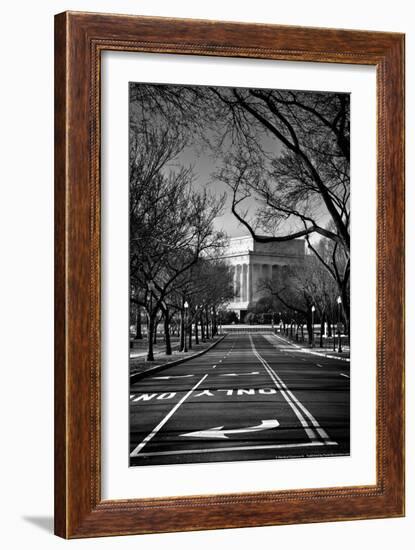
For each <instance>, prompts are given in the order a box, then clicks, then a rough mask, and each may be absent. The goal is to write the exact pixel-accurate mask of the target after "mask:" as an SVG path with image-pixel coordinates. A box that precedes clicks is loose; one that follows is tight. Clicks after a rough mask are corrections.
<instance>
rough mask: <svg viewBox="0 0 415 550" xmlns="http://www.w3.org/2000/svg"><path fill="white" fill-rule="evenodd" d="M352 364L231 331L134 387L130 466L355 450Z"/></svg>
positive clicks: (272, 339) (268, 337) (273, 337)
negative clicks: (352, 445)
mask: <svg viewBox="0 0 415 550" xmlns="http://www.w3.org/2000/svg"><path fill="white" fill-rule="evenodd" d="M349 377H350V373H349V363H348V362H345V361H340V360H337V359H329V358H324V357H319V356H316V355H311V354H308V353H304V352H301V351H300V350H299V349H298V348H297V347H296V346H294V345H293V344H290V343H287V342H286V341H284V340H282V339H281V338H279V337H278V336H276V335H272V334H239V335H231V334H229V335H228V336H226V338H225V339H224V340H223V341H222V342H220V343H219V344H218V345H217V346H216V347H214V348H213V349H212V350H211V351H209V352H207V353H205V354H204V355H202V356H201V357H198V358H196V359H192V360H190V361H187V362H185V363H182V364H181V365H177V366H174V367H171V368H168V369H165V370H163V371H161V372H159V373H154V374H153V375H151V376H148V377H146V378H143V379H141V380H140V381H138V382H136V383H135V384H133V385H132V386H131V389H130V465H131V466H143V465H154V464H180V463H194V462H223V461H234V460H264V459H280V458H294V457H295V458H299V457H310V456H327V455H330V456H333V455H348V454H349V441H350V437H349V430H350V428H349V424H350V423H349V419H350V379H349Z"/></svg>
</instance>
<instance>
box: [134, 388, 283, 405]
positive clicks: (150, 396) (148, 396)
mask: <svg viewBox="0 0 415 550" xmlns="http://www.w3.org/2000/svg"><path fill="white" fill-rule="evenodd" d="M274 393H277V390H276V389H275V388H261V389H253V388H250V389H243V388H240V389H224V390H202V391H200V392H198V393H195V394H194V395H193V396H192V397H215V395H216V396H218V395H225V396H227V397H230V396H237V397H244V396H246V395H256V394H259V395H271V394H274ZM175 395H177V392H174V391H173V392H165V393H139V394H137V393H131V394H130V401H133V402H137V401H143V402H144V401H152V400H156V399H157V400H158V401H163V400H165V399H173V397H175Z"/></svg>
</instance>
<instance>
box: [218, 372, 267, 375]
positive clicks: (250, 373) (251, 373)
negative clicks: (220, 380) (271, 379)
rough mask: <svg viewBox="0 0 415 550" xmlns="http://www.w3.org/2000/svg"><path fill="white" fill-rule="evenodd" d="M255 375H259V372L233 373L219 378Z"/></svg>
mask: <svg viewBox="0 0 415 550" xmlns="http://www.w3.org/2000/svg"><path fill="white" fill-rule="evenodd" d="M254 374H259V372H238V373H235V372H232V373H228V374H220V375H219V376H253V375H254Z"/></svg>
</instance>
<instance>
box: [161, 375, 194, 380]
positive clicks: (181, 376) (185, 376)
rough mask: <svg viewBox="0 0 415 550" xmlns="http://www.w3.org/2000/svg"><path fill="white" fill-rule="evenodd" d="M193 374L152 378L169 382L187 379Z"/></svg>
mask: <svg viewBox="0 0 415 550" xmlns="http://www.w3.org/2000/svg"><path fill="white" fill-rule="evenodd" d="M189 376H194V374H178V375H176V376H153V380H169V379H170V378H189Z"/></svg>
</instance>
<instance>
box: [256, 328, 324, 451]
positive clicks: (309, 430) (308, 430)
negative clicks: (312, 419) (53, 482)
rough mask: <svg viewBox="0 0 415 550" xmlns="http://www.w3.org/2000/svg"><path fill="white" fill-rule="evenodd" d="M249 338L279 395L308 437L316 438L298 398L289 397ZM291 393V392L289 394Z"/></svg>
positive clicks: (312, 439)
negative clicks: (301, 409) (301, 410)
mask: <svg viewBox="0 0 415 550" xmlns="http://www.w3.org/2000/svg"><path fill="white" fill-rule="evenodd" d="M249 339H250V342H251V347H252V352H253V353H254V355H255V356H256V357H257V359H259V361H260V362H261V363H262V366H263V367H264V369H265V371H266V372H267V374H268V375H269V377H270V378H271V380H272V381H273V382H274V384H275V385H276V387H277V389H279V391H280V393H281V395H282V396H283V398H284V399H285V400H286V402H287V403H288V405H289V406H290V407H291V409H292V410H293V412H294V414H295V416H296V417H297V418H298V420H299V421H300V423H301V425H302V427H303V428H304V430H305V432H306V434H307V435H308V437H309V439H310V440H311V441H315V440H316V434H315V432H314V430H313V429H312V428H310V427H309V425H308V422H307V421H306V420H305V418H304V416H303V415H302V414H301V412H300V411H299V410H298V408H297V406H296V405H297V404H298V403H299V402H298V399H297V398H296V397H295V396H294V395H293V397H294V399H291V398H290V396H289V395H288V394H287V393H286V392H285V391H284V389H283V388H282V386H281V384H280V383H279V381H278V380H277V378H276V376H275V373H274V372H273V371H272V372H271V368H270V366H269V365H268V363H267V362H266V361H265V359H263V358H262V357H261V355H260V354H259V353H258V352H257V350H256V348H255V345H254V341H253V340H252V336H251V335H249ZM291 395H292V394H291Z"/></svg>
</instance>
